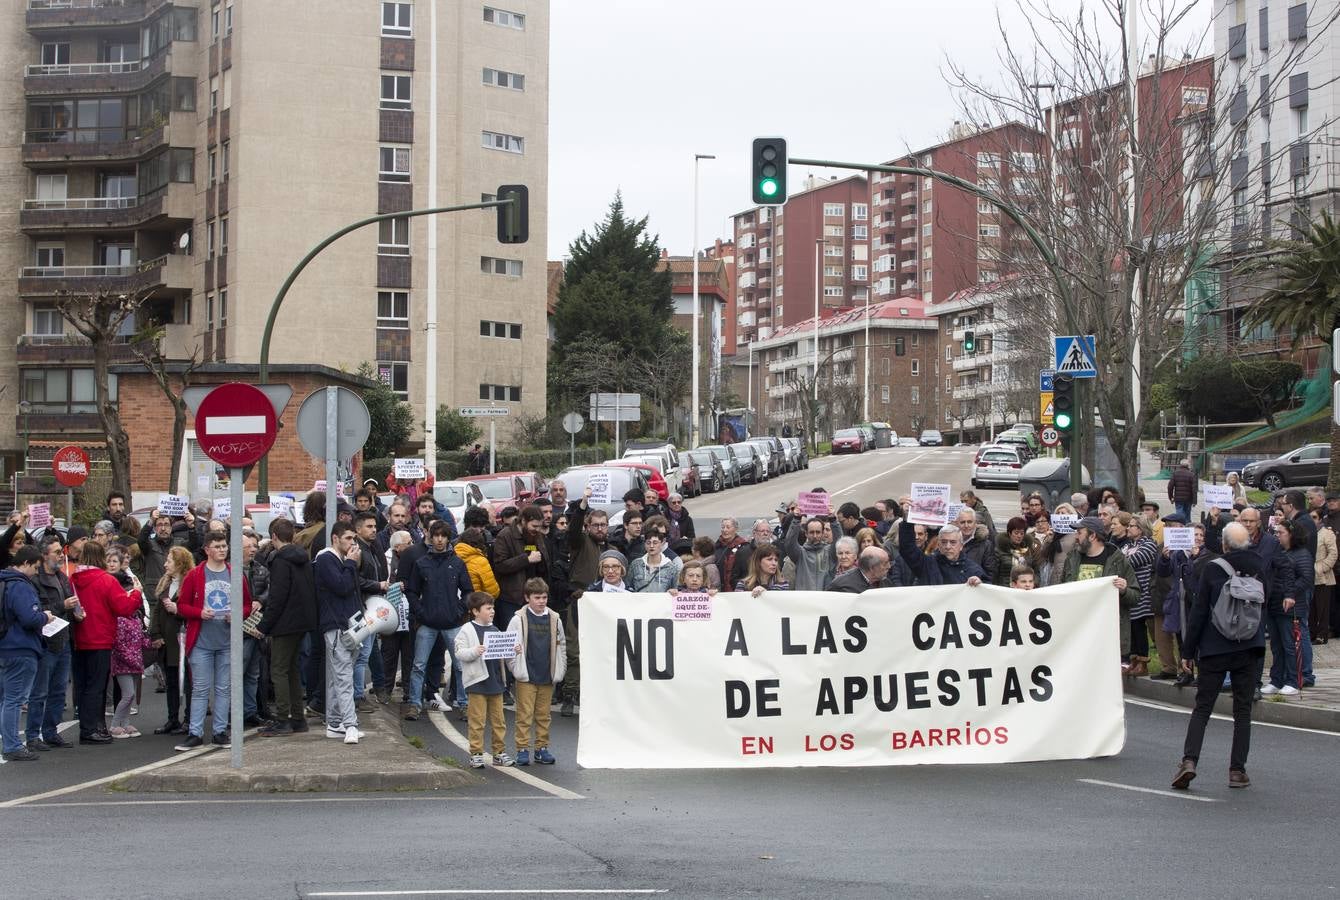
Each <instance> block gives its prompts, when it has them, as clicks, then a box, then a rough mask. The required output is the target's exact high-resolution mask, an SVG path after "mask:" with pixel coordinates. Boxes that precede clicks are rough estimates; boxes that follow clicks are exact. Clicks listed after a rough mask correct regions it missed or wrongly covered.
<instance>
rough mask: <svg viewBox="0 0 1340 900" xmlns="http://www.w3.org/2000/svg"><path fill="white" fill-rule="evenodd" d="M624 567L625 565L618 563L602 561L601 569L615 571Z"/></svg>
mask: <svg viewBox="0 0 1340 900" xmlns="http://www.w3.org/2000/svg"><path fill="white" fill-rule="evenodd" d="M622 568H623V566H621V565H619V564H618V563H601V564H600V571H602V572H613V571H614V570H615V569H622Z"/></svg>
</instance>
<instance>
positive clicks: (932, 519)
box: [907, 482, 950, 525]
mask: <svg viewBox="0 0 1340 900" xmlns="http://www.w3.org/2000/svg"><path fill="white" fill-rule="evenodd" d="M949 498H950V488H949V485H947V484H919V483H917V482H913V484H912V503H911V504H910V505H909V506H908V508H907V521H909V522H911V523H912V524H913V525H948V524H949V522H950V519H949V503H950V499H949Z"/></svg>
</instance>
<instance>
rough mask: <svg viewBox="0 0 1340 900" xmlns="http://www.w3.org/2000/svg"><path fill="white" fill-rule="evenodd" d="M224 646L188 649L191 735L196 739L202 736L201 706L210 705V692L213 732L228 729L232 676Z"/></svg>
mask: <svg viewBox="0 0 1340 900" xmlns="http://www.w3.org/2000/svg"><path fill="white" fill-rule="evenodd" d="M228 652H229V651H228V648H227V647H224V648H223V649H222V650H206V649H204V648H203V647H199V646H197V647H194V648H192V649H191V734H193V735H195V736H196V737H198V738H203V737H204V736H205V709H206V708H207V707H208V706H209V705H210V699H209V695H210V693H211V692H212V693H213V694H214V701H213V702H214V733H215V734H222V733H225V732H227V731H228V712H229V707H228V703H229V697H230V696H231V692H230V691H229V689H228V688H229V683H230V681H229V680H230V679H231V678H232V677H233V674H232V673H233V665H232V660H230V659H229V658H228Z"/></svg>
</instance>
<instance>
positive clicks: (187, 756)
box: [0, 746, 219, 809]
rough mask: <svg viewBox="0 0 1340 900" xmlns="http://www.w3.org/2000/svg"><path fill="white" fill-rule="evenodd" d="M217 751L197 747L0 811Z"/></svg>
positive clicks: (0, 805)
mask: <svg viewBox="0 0 1340 900" xmlns="http://www.w3.org/2000/svg"><path fill="white" fill-rule="evenodd" d="M217 749H219V748H218V747H212V746H211V747H199V748H197V749H195V750H187V751H186V752H184V753H178V754H176V755H174V756H169V757H168V758H167V759H160V760H159V761H158V762H152V763H149V764H148V765H144V766H137V767H136V768H134V769H127V770H126V771H124V772H117V773H116V774H115V775H108V776H107V777H106V778H95V779H93V780H92V781H85V782H82V783H80V784H71V785H68V786H66V787H63V788H56V789H55V790H54V791H45V792H44V793H41V794H33V795H31V796H29V797H16V798H15V799H13V800H6V801H4V802H3V803H0V809H11V808H13V807H15V806H23V805H25V804H28V803H36V802H37V801H39V800H50V799H51V798H52V797H63V796H65V795H66V794H73V793H76V792H78V791H84V790H88V789H89V788H94V787H98V786H100V785H104V784H108V783H110V782H113V781H117V780H118V779H121V778H125V777H127V776H130V775H139V774H140V773H142V772H152V771H153V770H154V769H161V768H163V767H164V766H170V765H172V764H173V763H178V762H181V761H183V760H187V759H192V758H194V757H196V756H203V755H204V754H206V753H213V752H214V751H215V750H217Z"/></svg>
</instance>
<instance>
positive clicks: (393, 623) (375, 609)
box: [340, 595, 400, 650]
mask: <svg viewBox="0 0 1340 900" xmlns="http://www.w3.org/2000/svg"><path fill="white" fill-rule="evenodd" d="M399 627H400V614H399V613H398V612H396V608H395V604H394V603H392V602H390V601H389V600H387V599H386V598H385V597H383V596H381V595H377V596H373V597H369V598H368V599H367V603H366V605H365V607H364V609H363V612H361V613H355V614H354V615H352V616H350V617H349V627H348V628H347V629H345V630H344V631H343V632H342V633H341V634H340V640H342V641H344V646H346V647H348V648H349V649H350V650H356V649H358V647H359V646H360V645H361V644H362V643H363V642H364V641H365V640H367V639H368V638H369V637H370V636H372V635H374V634H392V633H394V632H395V631H396V629H398V628H399Z"/></svg>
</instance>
